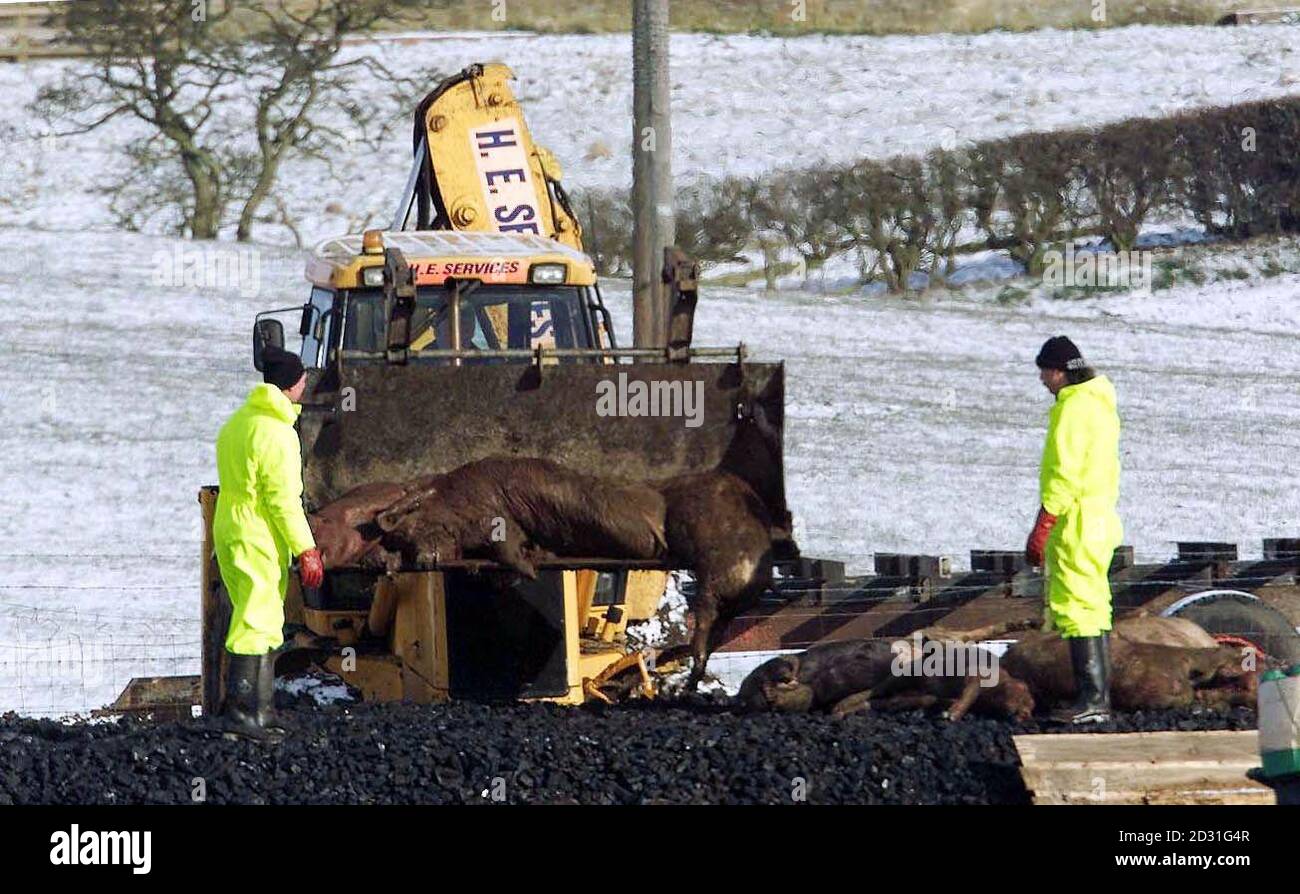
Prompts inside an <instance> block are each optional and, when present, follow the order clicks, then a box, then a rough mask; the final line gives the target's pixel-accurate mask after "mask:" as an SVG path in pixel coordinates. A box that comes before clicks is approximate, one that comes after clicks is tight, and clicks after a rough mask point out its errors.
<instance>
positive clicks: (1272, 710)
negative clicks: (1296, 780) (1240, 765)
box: [1258, 664, 1300, 779]
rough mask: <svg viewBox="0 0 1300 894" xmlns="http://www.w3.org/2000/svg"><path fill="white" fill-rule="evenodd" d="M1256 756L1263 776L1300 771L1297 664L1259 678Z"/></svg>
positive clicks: (1299, 665) (1299, 702) (1298, 677)
mask: <svg viewBox="0 0 1300 894" xmlns="http://www.w3.org/2000/svg"><path fill="white" fill-rule="evenodd" d="M1258 704H1259V757H1260V761H1261V762H1262V764H1263V771H1264V776H1266V777H1268V778H1269V779H1276V778H1278V777H1282V776H1291V775H1295V774H1300V664H1297V665H1294V666H1292V667H1289V668H1287V669H1286V670H1285V671H1277V670H1274V671H1266V672H1265V673H1264V674H1263V675H1262V676H1261V677H1260V680H1259V703H1258Z"/></svg>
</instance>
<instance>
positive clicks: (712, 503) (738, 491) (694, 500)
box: [659, 472, 772, 689]
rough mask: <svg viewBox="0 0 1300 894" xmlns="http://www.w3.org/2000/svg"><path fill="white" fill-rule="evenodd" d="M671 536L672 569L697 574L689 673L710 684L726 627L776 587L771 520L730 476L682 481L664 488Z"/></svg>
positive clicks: (694, 680)
mask: <svg viewBox="0 0 1300 894" xmlns="http://www.w3.org/2000/svg"><path fill="white" fill-rule="evenodd" d="M659 492H660V493H661V494H663V498H664V502H665V504H666V507H667V517H666V522H665V527H664V530H665V534H666V535H667V540H668V553H669V555H670V556H671V557H672V559H673V560H674V562H675V563H676V564H678V565H680V566H682V567H685V568H692V569H694V571H695V596H694V598H693V599H692V600H691V611H692V614H693V615H694V620H695V631H694V633H693V635H692V638H691V657H692V665H691V673H690V676H689V677H688V678H687V682H686V685H687V688H690V689H693V688H695V687H696V686H698V685H699V682H700V680H701V679H702V678H703V677H704V670H705V666H706V664H707V663H708V660H709V655H711V654H712V653H713V652H714V651H715V650H716V649H717V647H718V645H719V644H720V641H721V635H722V632H723V630H725V628H726V625H727V622H729V621H730V620H731V619H732V618H735V617H736V616H737V615H739V614H740V613H741V612H743V611H744V610H746V609H748V608H751V607H752V606H753V605H755V604H756V603H757V602H758V599H759V596H761V595H762V593H763V591H764V590H766V589H767V588H768V587H770V586H771V584H772V521H771V518H770V517H769V516H768V512H767V509H766V508H765V507H764V506H763V502H762V501H761V500H760V499H759V498H758V495H757V494H756V493H754V491H753V489H752V488H751V487H750V486H749V485H748V484H746V483H745V482H744V481H742V480H741V479H740V478H738V477H736V476H735V475H732V474H730V473H727V472H704V473H701V474H696V475H682V476H679V477H677V478H670V479H668V480H667V481H664V482H661V483H660V485H659Z"/></svg>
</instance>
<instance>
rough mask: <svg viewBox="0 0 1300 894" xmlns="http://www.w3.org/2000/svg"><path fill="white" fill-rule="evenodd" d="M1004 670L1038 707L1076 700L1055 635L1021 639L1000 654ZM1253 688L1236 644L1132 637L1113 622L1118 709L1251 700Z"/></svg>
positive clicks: (1061, 644)
mask: <svg viewBox="0 0 1300 894" xmlns="http://www.w3.org/2000/svg"><path fill="white" fill-rule="evenodd" d="M1152 631H1155V632H1156V633H1158V628H1148V632H1152ZM1165 632H1168V630H1166V631H1165ZM1174 632H1175V633H1177V634H1178V635H1179V636H1182V635H1184V634H1185V633H1186V631H1177V630H1176V629H1175V631H1174ZM1153 635H1154V634H1153ZM1002 670H1003V673H1004V674H1011V675H1012V676H1014V677H1016V678H1018V679H1021V680H1023V681H1024V682H1025V683H1026V684H1027V685H1028V686H1029V689H1030V692H1032V693H1033V696H1034V699H1035V700H1036V701H1037V702H1038V703H1039V704H1041V705H1045V706H1049V707H1050V706H1052V705H1056V704H1064V703H1067V702H1069V701H1070V700H1072V699H1073V698H1075V695H1076V692H1075V685H1074V674H1073V671H1072V670H1071V667H1070V653H1069V647H1068V646H1067V645H1066V643H1065V640H1063V639H1061V638H1060V637H1059V636H1057V635H1055V634H1044V633H1035V634H1032V635H1028V636H1026V637H1024V638H1023V639H1021V640H1020V641H1019V642H1017V643H1016V644H1015V645H1013V646H1012V647H1011V648H1010V649H1008V650H1007V653H1006V654H1005V655H1004V656H1003V657H1002ZM1256 686H1257V681H1256V678H1255V673H1254V671H1247V670H1245V669H1244V668H1243V660H1242V654H1241V650H1239V649H1237V648H1234V647H1230V646H1218V645H1215V646H1214V647H1212V648H1199V647H1189V646H1182V645H1165V644H1163V643H1157V642H1144V641H1140V640H1130V639H1128V638H1127V637H1126V636H1125V635H1123V632H1122V631H1121V629H1120V625H1116V634H1115V635H1113V636H1112V641H1111V704H1112V705H1113V706H1114V707H1116V708H1118V709H1120V710H1125V711H1131V710H1141V709H1160V708H1177V707H1190V706H1191V705H1193V704H1196V703H1201V704H1209V705H1215V706H1225V705H1232V704H1249V703H1251V702H1252V701H1253V699H1254V694H1255V691H1256Z"/></svg>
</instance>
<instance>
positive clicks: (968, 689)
mask: <svg viewBox="0 0 1300 894" xmlns="http://www.w3.org/2000/svg"><path fill="white" fill-rule="evenodd" d="M979 696H980V678H979V677H977V676H975V675H974V674H970V675H969V676H967V677H966V683H965V685H963V686H962V689H961V695H959V696H957V698H956V700H955V701H954V702H953V703H952V706H951V707H950V708H948V711H947V715H948V719H949V720H961V719H962V718H963V717H965V716H966V712H967V711H969V710H970V709H971V707H972V706H973V705H974V704H975V700H976V699H978V698H979Z"/></svg>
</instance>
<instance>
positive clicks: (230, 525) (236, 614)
mask: <svg viewBox="0 0 1300 894" xmlns="http://www.w3.org/2000/svg"><path fill="white" fill-rule="evenodd" d="M300 412H302V408H301V407H299V406H297V405H296V404H294V403H293V402H292V401H290V400H289V398H287V397H286V396H285V395H284V392H283V391H281V390H280V389H279V388H276V387H275V386H274V385H270V384H266V383H263V384H261V385H258V386H257V387H255V388H254V389H253V390H252V392H251V393H250V394H249V395H248V400H246V401H245V402H244V405H243V406H242V407H240V408H239V409H238V410H236V411H235V413H234V414H233V415H232V416H231V417H230V419H229V420H228V421H227V422H226V424H225V425H224V426H222V428H221V433H220V434H219V435H218V436H217V476H218V478H219V479H220V483H221V489H220V491H219V492H218V494H217V507H216V513H215V516H214V518H213V525H212V533H213V539H214V541H215V544H216V551H217V562H218V564H219V565H220V567H221V577H222V580H223V581H224V582H225V584H226V590H227V592H228V593H229V594H230V601H231V607H232V616H231V622H230V632H229V635H228V636H227V638H226V648H227V649H229V650H230V651H231V652H236V653H238V654H243V655H257V654H261V653H263V652H267V651H270V650H271V649H274V648H277V647H278V646H279V645H280V644H281V642H282V634H281V628H282V627H283V626H284V605H283V603H284V596H285V591H286V589H287V587H288V581H289V564H290V562H291V561H292V560H293V557H294V556H296V555H299V554H301V553H303V552H305V551H307V550H309V549H313V548H314V547H315V545H316V544H315V540H314V539H313V538H312V534H311V528H309V527H308V526H307V516H306V514H305V513H304V512H303V507H302V453H301V448H300V447H299V443H298V433H297V432H296V431H295V430H294V427H293V426H294V422H295V421H296V420H297V418H298V414H299V413H300Z"/></svg>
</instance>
